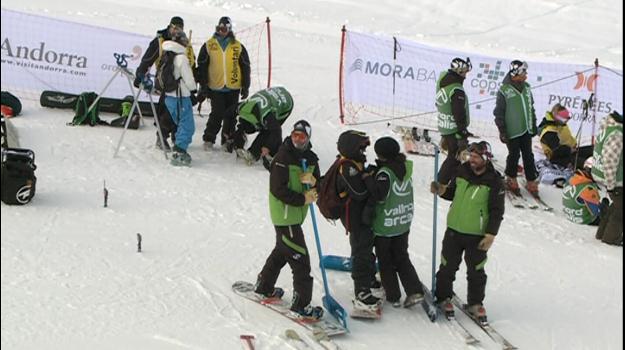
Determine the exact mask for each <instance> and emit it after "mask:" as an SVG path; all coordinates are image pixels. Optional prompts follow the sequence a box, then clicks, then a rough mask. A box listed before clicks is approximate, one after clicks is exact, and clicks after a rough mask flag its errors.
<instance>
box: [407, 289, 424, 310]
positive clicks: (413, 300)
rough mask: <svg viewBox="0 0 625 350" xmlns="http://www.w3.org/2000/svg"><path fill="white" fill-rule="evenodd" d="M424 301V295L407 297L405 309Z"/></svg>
mask: <svg viewBox="0 0 625 350" xmlns="http://www.w3.org/2000/svg"><path fill="white" fill-rule="evenodd" d="M422 301H423V293H414V294H411V295H409V296H407V297H406V300H404V307H405V308H409V307H411V306H413V305H416V304H418V303H420V302H422Z"/></svg>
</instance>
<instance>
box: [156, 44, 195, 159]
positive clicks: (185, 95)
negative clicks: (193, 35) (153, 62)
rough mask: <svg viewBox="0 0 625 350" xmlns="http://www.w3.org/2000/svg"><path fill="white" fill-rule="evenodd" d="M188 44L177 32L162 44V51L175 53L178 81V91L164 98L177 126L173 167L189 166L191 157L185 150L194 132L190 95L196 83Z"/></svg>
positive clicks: (167, 94)
mask: <svg viewBox="0 0 625 350" xmlns="http://www.w3.org/2000/svg"><path fill="white" fill-rule="evenodd" d="M188 43H189V39H187V36H186V35H185V34H184V32H179V33H177V34H175V35H174V36H173V37H172V40H168V41H165V42H163V51H172V52H174V53H176V56H175V58H174V78H176V79H179V80H178V81H179V85H178V89H177V90H176V91H173V92H167V93H166V96H165V105H166V106H167V109H168V110H169V113H170V115H171V118H172V121H173V122H174V124H176V126H177V131H176V144H175V146H174V148H173V155H172V160H171V163H172V164H173V165H189V164H190V163H191V156H190V155H189V153H187V148H189V145H190V144H191V139H192V137H193V133H194V132H195V122H194V121H193V106H192V103H191V94H192V93H195V92H196V83H195V79H194V78H193V71H192V69H191V64H190V63H189V59H188V58H187V56H186V55H185V52H186V47H187V45H188Z"/></svg>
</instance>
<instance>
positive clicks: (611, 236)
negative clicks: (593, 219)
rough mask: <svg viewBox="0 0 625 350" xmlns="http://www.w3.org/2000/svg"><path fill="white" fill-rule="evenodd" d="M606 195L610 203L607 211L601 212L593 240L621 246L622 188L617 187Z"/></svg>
mask: <svg viewBox="0 0 625 350" xmlns="http://www.w3.org/2000/svg"><path fill="white" fill-rule="evenodd" d="M608 194H609V195H610V199H611V200H612V203H611V204H610V206H609V207H608V210H603V211H601V216H600V217H601V219H600V221H599V228H598V229H597V233H596V235H595V238H597V239H600V240H601V241H602V242H603V243H608V244H623V187H617V188H615V189H614V191H612V192H608Z"/></svg>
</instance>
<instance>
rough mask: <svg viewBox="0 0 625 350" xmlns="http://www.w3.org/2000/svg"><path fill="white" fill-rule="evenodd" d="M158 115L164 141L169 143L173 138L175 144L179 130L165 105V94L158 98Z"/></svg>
mask: <svg viewBox="0 0 625 350" xmlns="http://www.w3.org/2000/svg"><path fill="white" fill-rule="evenodd" d="M137 108H138V106H137ZM156 115H157V117H158V124H159V126H160V127H161V133H162V134H163V139H164V140H165V141H167V139H168V138H169V137H171V141H172V143H175V141H176V130H177V129H178V128H177V127H176V124H175V123H174V121H173V119H171V114H169V110H168V109H167V106H166V105H165V94H161V97H159V98H158V103H157V104H156ZM155 125H156V123H155ZM156 137H157V138H158V132H157V133H156Z"/></svg>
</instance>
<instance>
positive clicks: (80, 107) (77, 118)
mask: <svg viewBox="0 0 625 350" xmlns="http://www.w3.org/2000/svg"><path fill="white" fill-rule="evenodd" d="M97 98H98V94H96V93H95V92H83V93H82V94H80V95H78V99H77V100H76V105H74V112H75V115H74V119H72V122H71V123H70V125H91V126H94V125H97V124H107V123H106V122H105V121H102V120H101V119H100V117H99V115H100V100H98V103H97V104H96V105H95V106H94V107H93V108H92V109H91V110H90V111H89V113H87V110H88V109H89V106H91V104H92V103H93V101H95V100H96V99H97Z"/></svg>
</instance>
